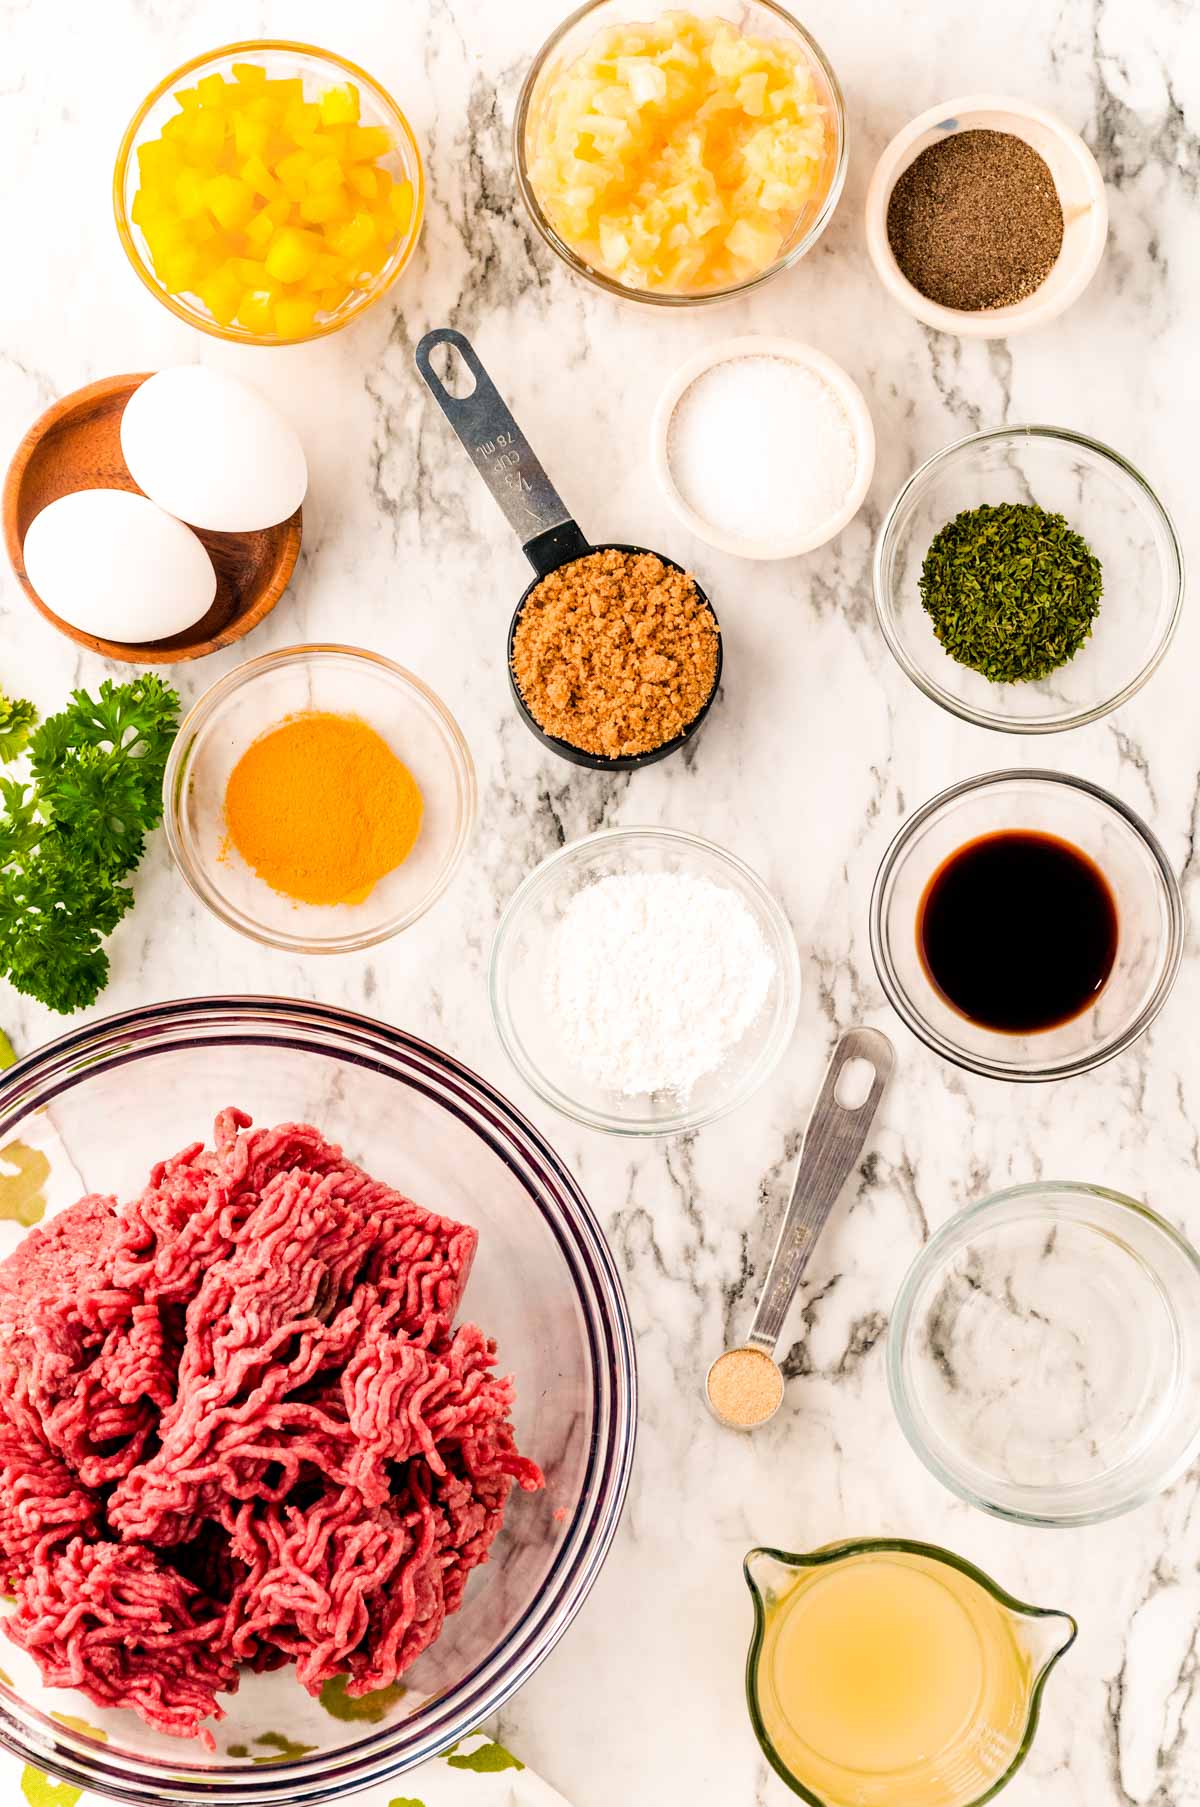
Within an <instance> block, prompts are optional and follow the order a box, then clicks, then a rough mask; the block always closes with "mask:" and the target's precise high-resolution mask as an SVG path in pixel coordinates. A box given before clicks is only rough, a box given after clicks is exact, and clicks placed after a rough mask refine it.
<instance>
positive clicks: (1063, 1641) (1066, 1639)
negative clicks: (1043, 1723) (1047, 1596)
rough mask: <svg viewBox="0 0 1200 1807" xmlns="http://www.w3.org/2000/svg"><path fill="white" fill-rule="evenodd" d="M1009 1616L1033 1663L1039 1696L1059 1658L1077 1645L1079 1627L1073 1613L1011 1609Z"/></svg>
mask: <svg viewBox="0 0 1200 1807" xmlns="http://www.w3.org/2000/svg"><path fill="white" fill-rule="evenodd" d="M1009 1615H1010V1617H1011V1618H1012V1621H1013V1625H1014V1628H1015V1630H1016V1632H1017V1635H1018V1637H1019V1638H1020V1639H1021V1642H1022V1643H1023V1644H1024V1645H1025V1648H1026V1649H1027V1650H1028V1652H1029V1655H1030V1659H1031V1661H1032V1663H1033V1686H1034V1690H1035V1693H1036V1692H1038V1691H1040V1689H1041V1687H1042V1684H1043V1682H1044V1681H1045V1680H1046V1677H1047V1676H1048V1675H1049V1673H1050V1671H1051V1669H1053V1667H1054V1665H1055V1664H1056V1663H1057V1662H1058V1660H1059V1658H1060V1657H1063V1656H1065V1655H1066V1654H1067V1651H1068V1650H1069V1649H1070V1648H1071V1645H1072V1644H1073V1643H1074V1642H1075V1639H1076V1636H1077V1634H1078V1631H1079V1627H1078V1625H1077V1624H1076V1623H1075V1621H1074V1619H1073V1618H1072V1617H1071V1615H1070V1613H1065V1612H1059V1611H1057V1610H1055V1609H1051V1608H1048V1607H1042V1606H1011V1605H1010V1607H1009Z"/></svg>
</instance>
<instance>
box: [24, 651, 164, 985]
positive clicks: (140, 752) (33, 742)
mask: <svg viewBox="0 0 1200 1807" xmlns="http://www.w3.org/2000/svg"><path fill="white" fill-rule="evenodd" d="M178 723H179V698H178V696H177V695H176V694H175V692H174V691H173V690H172V689H171V688H170V687H169V686H168V685H166V684H164V683H163V682H162V681H161V679H159V678H157V677H155V676H154V675H153V674H150V673H147V674H145V675H143V676H141V677H137V678H134V679H133V681H132V682H131V683H128V684H113V683H111V682H107V681H106V682H105V683H103V684H102V685H101V686H100V694H99V696H98V697H95V698H93V697H91V696H89V695H88V694H87V692H86V691H84V690H77V691H75V692H74V693H73V696H72V699H71V703H70V706H69V707H68V708H66V709H64V710H62V711H61V712H60V713H59V714H58V715H52V716H50V717H49V718H48V719H47V720H46V721H44V722H43V723H42V725H41V727H40V728H36V729H34V731H33V732H32V733H30V734H28V753H29V770H30V776H31V779H32V782H31V783H25V784H22V783H19V782H18V781H17V780H15V779H12V778H0V970H3V972H4V974H5V975H6V976H7V978H8V979H9V980H10V981H11V983H12V984H13V985H15V986H16V988H17V990H18V991H23V992H25V993H26V994H27V995H28V996H29V997H32V998H37V999H38V1000H39V1001H40V1002H41V1003H43V1004H47V1005H49V1007H50V1009H51V1010H57V1011H61V1012H63V1013H64V1014H65V1013H67V1012H69V1011H72V1010H82V1009H83V1008H84V1006H85V1005H87V1004H92V1003H94V1002H95V1000H96V998H97V997H98V996H99V995H100V992H101V991H102V990H103V989H104V986H105V985H106V984H107V982H108V956H107V955H106V954H105V952H104V949H103V946H102V945H101V944H102V942H103V940H104V938H105V936H107V935H110V934H111V933H112V931H113V930H114V929H115V928H116V926H117V924H118V922H120V920H121V918H122V917H123V916H124V915H125V913H126V911H128V910H129V909H131V908H132V906H133V892H132V891H131V890H130V889H129V887H128V886H127V885H124V884H123V883H122V882H121V881H122V880H123V879H125V878H128V876H129V874H130V873H131V872H133V871H134V869H135V868H136V867H137V865H138V862H139V861H140V860H141V857H142V854H143V852H144V851H145V846H146V836H147V834H148V833H149V831H150V830H151V829H152V828H153V827H154V826H155V824H156V823H157V822H158V820H159V817H160V816H161V815H162V781H163V771H164V768H165V766H166V762H167V754H168V752H169V751H170V747H171V742H172V741H173V740H174V738H175V734H176V731H177V729H178ZM26 732H27V733H28V727H26Z"/></svg>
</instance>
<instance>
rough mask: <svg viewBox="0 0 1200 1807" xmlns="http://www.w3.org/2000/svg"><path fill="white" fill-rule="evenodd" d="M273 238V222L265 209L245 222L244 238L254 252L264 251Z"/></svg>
mask: <svg viewBox="0 0 1200 1807" xmlns="http://www.w3.org/2000/svg"><path fill="white" fill-rule="evenodd" d="M274 236H275V221H274V220H273V219H272V218H271V215H270V213H269V212H268V211H267V209H266V208H265V207H264V208H263V209H262V212H261V213H256V214H255V215H254V218H253V219H251V220H247V221H246V238H247V241H248V242H249V244H250V245H251V246H252V247H253V249H254V250H255V251H259V252H262V251H265V250H266V248H267V246H268V245H269V244H270V242H271V240H272V239H273V238H274Z"/></svg>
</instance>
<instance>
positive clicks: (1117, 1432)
mask: <svg viewBox="0 0 1200 1807" xmlns="http://www.w3.org/2000/svg"><path fill="white" fill-rule="evenodd" d="M888 1382H889V1385H890V1387H891V1393H892V1403H893V1405H894V1407H895V1410H896V1416H897V1417H898V1418H899V1420H900V1427H901V1429H902V1430H903V1432H904V1434H905V1436H906V1437H907V1438H908V1441H909V1442H910V1443H911V1445H912V1447H913V1449H914V1450H915V1451H916V1453H917V1455H918V1456H919V1457H920V1458H921V1460H922V1462H924V1464H925V1466H926V1468H928V1469H929V1471H930V1473H931V1474H933V1475H934V1476H936V1478H937V1479H938V1480H939V1481H941V1482H942V1484H943V1486H945V1487H949V1488H950V1489H951V1491H952V1492H954V1493H957V1494H958V1495H959V1496H960V1497H961V1498H962V1499H965V1500H968V1501H969V1502H970V1503H971V1504H972V1505H973V1506H981V1507H982V1508H983V1509H984V1511H985V1512H992V1513H995V1514H996V1515H997V1517H1000V1518H1008V1519H1015V1520H1018V1521H1019V1522H1021V1523H1023V1524H1032V1525H1085V1524H1094V1523H1095V1522H1096V1521H1097V1520H1099V1519H1104V1518H1113V1517H1115V1516H1116V1515H1117V1514H1118V1513H1121V1512H1128V1511H1129V1510H1130V1508H1131V1507H1134V1506H1138V1505H1140V1504H1141V1503H1142V1502H1143V1501H1145V1500H1148V1499H1150V1498H1151V1497H1152V1496H1153V1495H1154V1494H1156V1493H1159V1492H1161V1491H1162V1489H1163V1488H1164V1487H1168V1486H1170V1484H1171V1482H1172V1481H1173V1480H1175V1479H1176V1478H1177V1477H1178V1476H1179V1475H1181V1474H1182V1473H1183V1472H1184V1471H1185V1469H1187V1468H1188V1467H1190V1465H1191V1464H1192V1462H1193V1461H1195V1459H1196V1456H1197V1454H1200V1256H1198V1255H1197V1253H1196V1251H1195V1249H1193V1248H1192V1247H1191V1245H1190V1244H1189V1243H1187V1242H1185V1241H1184V1239H1183V1237H1182V1236H1180V1235H1179V1234H1178V1232H1177V1231H1175V1230H1173V1229H1172V1228H1171V1226H1170V1224H1168V1223H1164V1221H1163V1219H1162V1218H1161V1217H1158V1216H1157V1215H1156V1214H1155V1213H1154V1212H1153V1211H1149V1210H1147V1208H1146V1207H1145V1205H1140V1204H1138V1203H1137V1202H1136V1201H1135V1200H1134V1199H1131V1198H1124V1197H1122V1195H1121V1194H1120V1193H1119V1192H1109V1191H1108V1190H1107V1189H1106V1188H1104V1187H1102V1186H1083V1185H1069V1184H1065V1183H1064V1184H1058V1183H1039V1184H1037V1185H1033V1186H1014V1187H1012V1188H1011V1189H1010V1190H1008V1191H1005V1192H998V1193H996V1195H995V1196H994V1197H993V1198H988V1199H984V1200H983V1201H982V1202H981V1203H979V1204H976V1205H972V1206H970V1207H969V1208H968V1209H967V1210H965V1211H960V1212H959V1213H958V1214H957V1215H956V1216H955V1217H952V1218H951V1219H950V1221H949V1222H948V1223H946V1224H944V1225H943V1226H942V1228H941V1229H940V1230H939V1231H938V1232H937V1234H936V1235H935V1236H934V1237H933V1238H932V1239H931V1241H930V1242H928V1243H927V1244H926V1246H925V1247H924V1249H922V1251H921V1253H920V1254H919V1255H918V1257H917V1259H916V1261H915V1262H914V1263H913V1265H912V1267H911V1268H910V1269H909V1272H908V1274H907V1276H906V1277H905V1280H904V1284H903V1285H902V1286H901V1288H900V1294H899V1297H898V1299H897V1301H896V1306H895V1309H894V1311H893V1313H892V1319H891V1327H890V1329H889V1332H888Z"/></svg>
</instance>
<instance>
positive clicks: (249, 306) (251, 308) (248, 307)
mask: <svg viewBox="0 0 1200 1807" xmlns="http://www.w3.org/2000/svg"><path fill="white" fill-rule="evenodd" d="M274 307H275V303H274V302H273V301H272V299H271V297H270V295H243V296H242V299H241V301H240V302H239V303H238V310H237V313H236V314H235V315H234V319H235V320H236V321H237V323H238V325H239V326H244V327H245V329H246V331H247V332H248V333H256V334H259V335H260V336H261V335H262V334H265V333H269V332H270V331H271V330H272V314H273V311H274Z"/></svg>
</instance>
